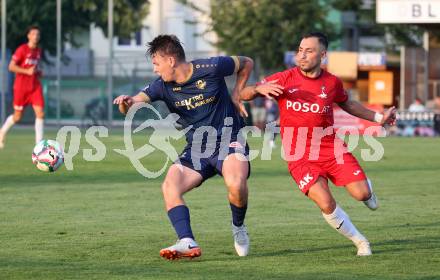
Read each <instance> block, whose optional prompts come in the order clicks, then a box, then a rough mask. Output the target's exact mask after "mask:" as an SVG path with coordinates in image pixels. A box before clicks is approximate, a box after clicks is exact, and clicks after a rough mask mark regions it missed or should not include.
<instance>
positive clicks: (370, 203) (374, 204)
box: [363, 179, 379, 211]
mask: <svg viewBox="0 0 440 280" xmlns="http://www.w3.org/2000/svg"><path fill="white" fill-rule="evenodd" d="M367 185H368V189H369V190H370V193H371V196H370V198H369V199H367V200H365V201H363V202H364V204H365V205H366V206H367V207H368V208H370V209H371V210H373V211H374V210H376V209H377V208H379V203H378V201H377V197H376V194H375V193H374V191H373V187H372V185H371V181H370V179H367Z"/></svg>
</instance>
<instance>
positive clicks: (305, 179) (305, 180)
mask: <svg viewBox="0 0 440 280" xmlns="http://www.w3.org/2000/svg"><path fill="white" fill-rule="evenodd" d="M312 180H313V176H312V175H310V173H307V174H306V176H304V177H303V179H302V180H301V181H299V188H300V189H301V190H302V189H304V187H305V186H307V184H308V183H310V182H311V181H312Z"/></svg>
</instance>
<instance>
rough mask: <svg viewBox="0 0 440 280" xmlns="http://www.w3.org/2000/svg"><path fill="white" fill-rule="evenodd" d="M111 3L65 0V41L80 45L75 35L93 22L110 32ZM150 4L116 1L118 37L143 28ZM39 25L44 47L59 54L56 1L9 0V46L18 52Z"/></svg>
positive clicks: (136, 0)
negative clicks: (29, 32) (30, 28)
mask: <svg viewBox="0 0 440 280" xmlns="http://www.w3.org/2000/svg"><path fill="white" fill-rule="evenodd" d="M107 2H108V1H107V0H83V1H71V0H62V23H61V30H62V41H63V42H70V43H72V45H75V46H77V45H78V42H77V41H76V40H75V34H78V32H79V31H87V30H88V29H89V27H90V24H91V23H95V24H96V25H97V26H99V27H101V28H102V29H103V30H104V32H105V33H106V30H107V11H108V8H107V7H108V6H107ZM148 11H149V4H148V2H147V1H144V0H114V32H115V35H121V36H128V35H130V34H131V33H132V32H135V31H138V30H139V29H140V28H141V27H142V20H143V19H144V17H145V16H146V15H147V14H148ZM33 24H36V25H38V26H40V28H41V31H42V32H41V42H40V45H41V47H42V48H43V49H44V50H46V51H49V53H51V54H54V53H55V51H56V1H55V0H51V1H47V0H14V1H12V0H9V1H8V2H7V41H8V45H7V47H8V48H10V49H12V50H14V49H15V48H16V47H17V46H18V45H20V44H22V43H24V42H26V41H27V38H26V34H25V33H26V29H27V27H28V26H30V25H33Z"/></svg>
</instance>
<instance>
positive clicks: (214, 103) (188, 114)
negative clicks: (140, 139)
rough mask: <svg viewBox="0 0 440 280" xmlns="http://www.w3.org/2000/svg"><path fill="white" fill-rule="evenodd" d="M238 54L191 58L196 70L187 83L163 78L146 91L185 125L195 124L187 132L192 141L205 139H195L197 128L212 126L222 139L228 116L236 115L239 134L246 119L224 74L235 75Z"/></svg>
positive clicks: (235, 120) (235, 124) (234, 129)
mask: <svg viewBox="0 0 440 280" xmlns="http://www.w3.org/2000/svg"><path fill="white" fill-rule="evenodd" d="M238 64H239V62H238V59H237V58H236V57H229V56H219V57H212V58H208V59H197V60H194V61H191V67H192V73H191V75H190V77H189V78H188V80H187V81H186V82H184V83H181V84H179V83H176V82H164V81H163V80H162V79H161V78H158V79H156V80H155V81H153V82H152V83H150V84H149V85H147V86H146V87H145V88H144V89H143V90H142V92H144V93H145V94H146V95H147V96H148V97H149V98H150V100H151V101H156V100H162V101H164V102H165V103H166V105H167V107H168V109H169V110H170V112H172V113H176V114H178V115H179V116H180V118H179V120H178V123H179V124H181V125H182V126H183V127H187V126H189V125H192V126H193V127H192V129H191V130H189V131H188V133H187V134H186V140H187V142H188V143H189V144H191V143H193V141H194V142H199V141H200V142H201V141H202V139H193V134H194V131H195V130H196V129H197V128H198V127H201V126H211V127H213V128H214V129H215V130H216V131H217V139H218V141H220V137H221V133H222V128H223V126H224V122H225V119H226V118H228V117H230V118H232V121H233V122H232V125H230V124H228V126H230V127H232V133H233V135H234V134H237V133H238V131H239V130H240V129H241V128H242V127H243V126H244V121H243V119H242V118H241V116H240V114H239V113H238V111H237V110H236V109H235V106H234V104H233V103H232V100H231V96H230V95H229V92H228V89H227V87H226V82H225V79H224V77H225V76H229V75H232V74H233V73H234V72H235V70H236V68H237V67H238V66H239V65H238Z"/></svg>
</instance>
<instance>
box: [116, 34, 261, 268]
mask: <svg viewBox="0 0 440 280" xmlns="http://www.w3.org/2000/svg"><path fill="white" fill-rule="evenodd" d="M148 54H149V55H150V56H151V58H152V63H153V70H154V72H155V73H156V74H158V75H159V76H160V77H159V78H158V79H156V80H155V81H153V82H152V83H150V84H149V85H147V86H146V87H145V88H144V89H143V90H142V91H141V92H139V93H138V94H137V95H135V96H127V95H121V96H119V97H117V98H116V99H115V100H114V103H115V104H118V105H119V109H120V111H121V112H122V113H126V112H127V110H128V108H129V107H130V106H131V105H133V104H134V103H136V102H153V101H156V100H162V101H164V102H165V104H166V105H167V107H168V108H169V110H170V111H171V112H172V113H176V114H178V115H179V116H180V118H179V120H178V121H177V122H178V123H180V124H181V125H182V126H183V127H188V126H192V127H191V129H190V130H189V131H188V132H187V134H186V140H187V143H188V144H187V146H186V147H185V149H184V151H183V152H182V153H181V155H180V157H179V159H178V160H177V161H176V162H175V163H174V164H172V165H171V166H170V168H169V170H168V173H167V175H166V177H165V180H164V182H163V184H162V192H163V197H164V200H165V207H166V210H167V211H168V217H169V219H170V221H171V223H172V225H173V227H174V229H175V231H176V233H177V236H178V241H177V243H176V244H175V245H172V246H170V247H167V248H165V249H162V250H161V251H160V255H161V256H162V257H164V258H166V259H170V260H173V259H178V258H182V257H188V258H194V257H199V256H200V255H201V250H200V247H199V246H198V244H197V243H196V241H195V238H194V235H193V233H192V230H191V225H190V215H189V209H188V207H187V206H186V205H185V201H184V200H183V195H184V194H185V193H186V192H188V191H190V190H191V189H193V188H195V187H198V186H199V185H201V184H202V183H203V181H204V180H206V179H208V178H210V177H212V176H214V175H216V174H219V175H221V176H223V179H224V182H225V184H226V187H227V189H228V199H229V202H230V207H231V211H232V233H233V237H234V246H235V249H236V251H237V254H238V255H239V256H246V255H247V254H248V252H249V237H248V234H247V229H246V226H245V225H244V218H245V215H246V210H247V197H248V188H247V178H248V176H249V172H250V165H249V162H248V160H247V156H248V150H249V149H248V147H247V144H246V143H243V141H240V139H239V135H238V134H239V130H240V129H241V128H242V127H243V126H244V121H243V119H242V117H241V116H240V114H241V115H243V116H245V115H247V113H246V110H245V109H244V106H243V105H242V104H241V103H240V99H239V92H240V90H241V89H243V88H244V86H245V85H246V82H247V80H248V78H249V75H250V73H251V72H252V68H253V61H252V59H250V58H248V57H242V56H239V57H235V56H232V57H231V56H220V57H213V58H208V59H196V60H194V61H191V62H187V61H186V58H185V52H184V50H183V47H182V45H181V44H180V41H179V39H178V38H177V37H176V36H174V35H159V36H157V37H156V38H154V39H153V41H151V42H149V43H148ZM234 73H236V75H237V80H236V84H235V87H234V89H233V93H232V95H229V93H228V89H227V87H226V83H225V80H224V77H225V76H229V75H232V74H234ZM207 126H210V127H212V128H213V130H214V136H215V138H214V141H210V142H209V141H207V139H206V137H205V136H206V135H204V134H203V133H198V129H202V131H203V128H204V127H207ZM224 131H229V133H230V135H223V134H227V133H224ZM222 136H223V137H222ZM227 136H230V140H228V141H226V142H225V141H224V139H229V137H227ZM208 148H210V149H212V154H211V155H210V156H209V157H205V156H204V153H202V150H203V149H205V151H206V149H208Z"/></svg>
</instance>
